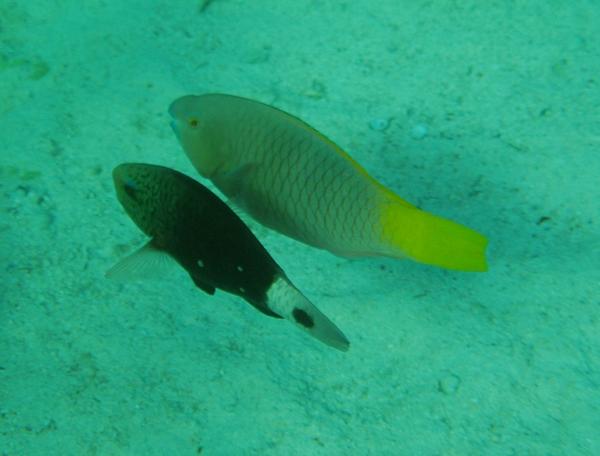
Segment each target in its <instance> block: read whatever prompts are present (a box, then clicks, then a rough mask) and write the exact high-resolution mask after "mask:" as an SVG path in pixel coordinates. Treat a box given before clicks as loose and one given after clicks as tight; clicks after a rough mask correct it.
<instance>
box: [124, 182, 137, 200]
mask: <svg viewBox="0 0 600 456" xmlns="http://www.w3.org/2000/svg"><path fill="white" fill-rule="evenodd" d="M123 190H125V193H127V195H128V196H129V197H130V198H131V199H133V200H136V199H137V194H136V188H135V185H134V183H133V182H131V181H126V182H125V183H124V184H123Z"/></svg>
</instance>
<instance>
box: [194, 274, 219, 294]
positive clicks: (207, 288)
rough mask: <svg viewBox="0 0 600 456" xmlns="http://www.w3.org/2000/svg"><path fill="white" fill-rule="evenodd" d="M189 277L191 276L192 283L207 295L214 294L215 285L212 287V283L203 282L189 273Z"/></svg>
mask: <svg viewBox="0 0 600 456" xmlns="http://www.w3.org/2000/svg"><path fill="white" fill-rule="evenodd" d="M190 277H191V278H192V280H193V281H194V283H195V284H196V286H197V287H198V288H200V289H201V290H202V291H204V292H205V293H208V294H209V295H211V296H212V295H214V294H215V287H213V286H212V285H210V284H208V283H206V282H203V281H202V280H201V279H200V278H198V277H195V276H193V275H190Z"/></svg>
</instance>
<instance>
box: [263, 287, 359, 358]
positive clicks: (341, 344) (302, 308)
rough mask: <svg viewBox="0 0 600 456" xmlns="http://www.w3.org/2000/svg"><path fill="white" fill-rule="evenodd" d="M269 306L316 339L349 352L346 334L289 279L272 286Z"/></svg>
mask: <svg viewBox="0 0 600 456" xmlns="http://www.w3.org/2000/svg"><path fill="white" fill-rule="evenodd" d="M267 305H268V306H269V309H271V310H272V311H273V312H275V313H276V314H278V315H280V316H282V317H283V318H286V319H288V320H289V321H291V322H292V323H294V324H295V325H296V326H297V327H298V328H300V329H302V330H303V331H306V332H307V333H308V334H310V335H311V336H312V337H314V338H315V339H318V340H320V341H321V342H323V343H325V344H327V345H329V346H331V347H333V348H337V349H338V350H341V351H347V350H348V348H349V347H350V342H348V339H346V336H344V333H342V331H340V329H339V328H338V327H337V326H336V325H335V324H334V323H333V322H332V321H331V320H330V319H329V318H327V317H326V316H325V314H323V312H321V311H320V310H319V309H317V308H316V307H315V306H314V305H313V304H312V303H311V302H310V301H309V300H308V299H307V298H306V297H305V296H304V295H303V294H302V293H300V291H299V290H298V289H297V288H296V287H295V286H294V285H292V283H291V282H290V281H289V280H288V279H287V278H285V277H283V276H281V277H277V278H276V279H275V281H274V282H273V284H271V287H270V288H269V290H268V291H267Z"/></svg>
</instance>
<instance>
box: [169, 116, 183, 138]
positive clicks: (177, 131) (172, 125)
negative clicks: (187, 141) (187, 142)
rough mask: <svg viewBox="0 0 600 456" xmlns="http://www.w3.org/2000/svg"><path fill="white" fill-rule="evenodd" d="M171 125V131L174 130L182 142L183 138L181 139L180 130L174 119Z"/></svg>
mask: <svg viewBox="0 0 600 456" xmlns="http://www.w3.org/2000/svg"><path fill="white" fill-rule="evenodd" d="M169 125H170V126H171V130H173V133H175V136H176V137H177V140H179V141H180V140H181V138H180V137H179V128H177V121H176V120H175V119H173V120H172V121H171V122H169Z"/></svg>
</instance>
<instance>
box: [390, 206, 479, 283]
mask: <svg viewBox="0 0 600 456" xmlns="http://www.w3.org/2000/svg"><path fill="white" fill-rule="evenodd" d="M381 226H382V229H383V235H382V239H381V241H382V242H383V244H384V245H385V248H386V251H385V252H384V253H385V254H386V255H389V256H393V257H408V258H410V259H412V260H415V261H418V262H420V263H425V264H431V265H434V266H440V267H442V268H446V269H456V270H459V271H479V272H482V271H487V263H486V259H485V249H486V246H487V242H488V241H487V239H486V238H485V237H484V236H483V235H481V234H479V233H478V232H477V231H474V230H472V229H470V228H467V227H466V226H463V225H460V224H458V223H455V222H452V221H450V220H447V219H444V218H442V217H438V216H436V215H433V214H430V213H428V212H425V211H422V210H420V209H416V208H410V207H407V206H406V205H403V204H399V203H396V202H395V201H391V202H388V203H384V204H382V206H381Z"/></svg>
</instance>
